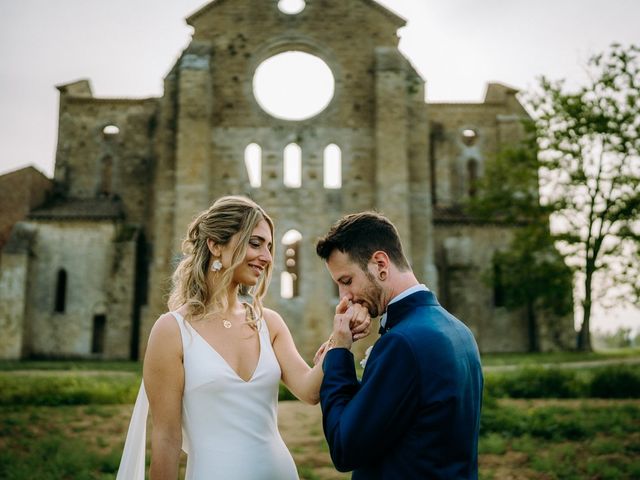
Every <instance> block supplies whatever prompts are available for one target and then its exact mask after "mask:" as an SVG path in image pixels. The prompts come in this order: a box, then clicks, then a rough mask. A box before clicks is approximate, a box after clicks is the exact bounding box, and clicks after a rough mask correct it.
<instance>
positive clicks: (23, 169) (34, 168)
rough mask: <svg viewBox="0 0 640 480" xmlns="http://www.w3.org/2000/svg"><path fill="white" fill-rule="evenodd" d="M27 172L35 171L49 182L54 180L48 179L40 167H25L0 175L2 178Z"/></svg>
mask: <svg viewBox="0 0 640 480" xmlns="http://www.w3.org/2000/svg"><path fill="white" fill-rule="evenodd" d="M26 170H33V171H35V172H36V173H39V174H40V175H42V176H43V177H45V178H46V179H48V180H53V179H52V178H51V177H48V176H47V175H45V174H44V173H43V172H42V171H41V170H40V169H39V168H38V167H36V166H35V165H25V166H24V167H15V168H14V169H13V170H9V171H7V172H4V173H0V178H3V177H6V176H7V175H13V174H15V173H19V172H22V171H26Z"/></svg>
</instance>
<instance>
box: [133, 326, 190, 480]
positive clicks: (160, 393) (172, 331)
mask: <svg viewBox="0 0 640 480" xmlns="http://www.w3.org/2000/svg"><path fill="white" fill-rule="evenodd" d="M143 378H144V387H145V390H146V392H147V396H148V397H149V410H150V413H151V423H152V425H153V428H152V433H151V469H150V471H149V478H150V480H176V479H177V478H178V464H179V460H180V450H181V448H182V392H183V389H184V368H183V364H182V340H181V336H180V328H179V327H178V324H177V323H176V320H175V318H174V316H173V315H171V314H170V313H166V314H164V315H162V316H161V317H160V318H159V319H158V320H157V321H156V323H155V325H154V326H153V328H152V329H151V334H150V335H149V343H148V344H147V351H146V354H145V357H144V366H143Z"/></svg>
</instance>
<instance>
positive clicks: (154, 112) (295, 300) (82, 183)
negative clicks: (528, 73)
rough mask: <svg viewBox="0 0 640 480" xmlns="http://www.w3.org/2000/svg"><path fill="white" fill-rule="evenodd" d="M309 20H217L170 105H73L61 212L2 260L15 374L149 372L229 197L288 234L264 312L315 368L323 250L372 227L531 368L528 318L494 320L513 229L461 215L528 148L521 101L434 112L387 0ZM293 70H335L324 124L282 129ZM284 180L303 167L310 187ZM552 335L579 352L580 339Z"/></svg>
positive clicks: (220, 10) (314, 3)
mask: <svg viewBox="0 0 640 480" xmlns="http://www.w3.org/2000/svg"><path fill="white" fill-rule="evenodd" d="M301 3H302V7H303V8H302V9H301V10H300V11H284V10H283V9H282V6H281V5H280V6H279V3H278V1H277V0H261V1H256V0H215V1H213V2H211V3H209V4H208V5H206V6H204V7H203V8H201V9H200V10H199V11H197V12H196V13H194V14H193V15H191V16H190V17H189V18H188V19H187V23H188V24H189V25H191V26H192V27H193V39H192V41H191V43H190V45H189V46H188V47H187V48H186V49H185V50H184V51H183V52H182V54H181V55H180V57H179V58H178V60H177V62H176V63H175V65H174V66H173V68H172V69H171V70H170V71H169V73H168V74H167V76H166V78H165V79H164V94H163V96H162V97H160V98H144V99H118V98H96V97H94V96H93V95H92V91H91V87H90V84H89V82H88V81H85V80H83V81H78V82H75V83H71V84H67V85H63V86H59V87H58V89H59V92H60V110H59V132H58V146H57V152H56V164H55V174H54V179H53V182H54V190H55V192H54V193H55V194H54V195H51V196H50V197H49V200H48V201H47V202H45V203H43V204H42V205H40V206H39V207H38V208H34V209H32V210H31V211H30V213H29V214H28V216H26V218H25V219H24V220H22V221H20V222H17V223H15V224H14V225H13V229H12V231H11V236H10V238H9V240H8V242H7V244H6V245H5V247H4V249H3V251H2V257H1V263H0V272H1V276H0V287H1V288H0V331H1V334H0V357H4V358H21V357H38V356H49V357H87V358H90V357H97V358H112V359H117V358H138V357H139V355H140V354H141V352H142V350H143V349H144V345H145V342H146V338H147V336H148V332H149V330H150V328H151V326H152V325H153V322H154V321H155V319H156V318H157V317H158V315H159V314H161V313H163V312H164V311H166V300H167V292H168V289H169V277H170V275H171V272H172V268H173V267H174V265H175V264H176V259H177V258H179V255H180V244H181V240H182V236H183V235H184V233H185V232H186V227H187V225H188V223H189V222H190V220H191V219H192V218H193V216H194V215H195V214H196V213H197V212H200V211H202V210H204V209H206V208H207V207H208V206H209V205H210V204H211V203H212V201H213V200H215V199H216V198H217V197H219V196H221V195H224V194H244V195H248V196H250V197H251V198H253V199H254V200H256V201H257V202H258V203H260V204H261V205H262V206H263V207H264V208H265V209H266V210H267V211H268V212H269V214H270V215H271V216H272V217H273V219H274V221H275V225H276V232H275V238H274V243H275V245H276V257H275V269H274V281H273V282H272V285H271V288H270V292H269V295H268V298H267V301H266V302H265V303H266V305H267V306H269V307H271V308H274V309H275V310H277V311H279V312H280V313H281V314H282V316H283V317H284V318H285V320H286V321H287V323H288V325H289V327H290V329H291V330H292V332H293V334H294V337H295V339H296V342H297V344H298V345H299V347H300V349H301V351H302V352H303V353H304V355H305V356H307V358H309V357H310V356H311V355H312V354H313V352H315V349H316V348H317V346H318V345H319V344H320V342H321V341H323V340H324V339H325V338H326V335H328V332H329V331H330V328H331V323H332V318H333V310H334V306H335V304H336V303H337V301H338V299H337V290H336V288H335V287H334V286H333V284H332V282H331V279H330V277H329V275H328V273H327V272H326V269H325V266H324V264H323V262H321V261H320V260H319V259H317V258H316V255H315V248H314V246H315V241H316V239H317V238H318V237H319V236H320V235H322V234H324V233H325V232H326V230H327V228H328V227H329V225H330V224H332V223H333V222H334V221H335V220H336V219H337V218H339V217H340V216H341V215H342V214H344V213H348V212H355V211H360V210H364V209H372V208H375V209H377V210H379V211H381V212H383V213H384V214H386V215H387V216H388V217H389V218H391V220H392V221H393V222H394V223H395V224H396V225H397V227H398V229H399V231H400V234H401V236H402V238H403V239H404V242H405V243H404V247H405V249H406V252H407V254H408V257H409V259H410V261H411V263H412V265H413V267H414V270H415V273H416V275H417V277H418V278H419V279H421V280H422V281H424V283H425V284H426V285H427V286H428V287H430V288H431V289H433V290H434V291H435V292H436V293H437V294H438V296H439V299H440V301H441V303H442V304H443V305H444V306H445V307H446V308H448V309H449V310H450V311H452V312H453V313H454V314H455V315H457V316H458V317H459V318H460V319H462V320H463V321H464V322H465V323H466V324H467V325H468V326H469V327H470V328H471V329H472V330H473V332H474V333H475V335H476V338H477V340H478V344H479V346H480V348H481V350H482V351H485V352H488V351H491V352H496V351H524V350H526V349H527V345H528V338H527V336H528V332H527V326H526V319H525V315H524V313H523V312H519V311H508V310H506V309H505V308H504V307H501V306H499V305H495V302H494V291H493V287H492V286H491V285H489V284H487V282H486V281H485V280H484V279H483V278H484V277H483V275H484V274H485V272H486V271H487V269H489V268H491V266H492V256H493V253H494V252H495V251H496V250H497V249H500V248H503V247H505V246H506V245H507V244H508V242H509V239H510V237H511V233H512V232H511V229H512V228H513V227H509V226H504V225H502V226H501V225H499V224H497V223H494V224H486V223H484V224H483V223H479V222H470V221H469V220H468V219H466V218H465V217H463V216H461V215H460V214H458V213H456V212H457V211H458V210H457V209H456V207H457V206H459V204H460V203H461V202H462V201H463V200H464V199H465V198H467V197H468V196H469V195H473V193H474V192H473V188H474V181H475V180H476V179H477V178H479V177H480V176H482V175H483V168H484V167H483V166H484V164H485V162H486V161H487V159H490V158H491V157H492V156H494V155H495V154H496V152H497V151H498V150H499V149H500V148H502V147H504V146H505V145H508V144H512V143H514V142H517V141H518V140H519V139H520V138H521V135H522V134H523V132H522V128H521V123H520V121H521V119H522V117H523V116H524V115H526V113H525V111H524V109H523V108H522V106H521V105H520V104H519V102H518V100H517V99H516V91H515V90H513V89H511V88H508V87H506V86H503V85H501V84H497V83H492V84H489V85H488V86H487V90H486V95H485V98H484V101H483V102H482V103H456V104H450V103H447V104H442V103H425V100H424V98H425V92H424V85H425V80H424V79H423V78H421V77H420V75H419V74H418V73H417V72H416V71H415V70H414V68H413V67H412V66H411V64H410V62H409V61H408V60H407V59H406V58H405V57H403V55H402V54H401V53H400V52H399V51H398V48H397V47H398V36H397V30H398V29H399V28H400V27H402V26H403V25H404V24H405V20H404V19H402V18H400V17H398V16H397V15H395V14H394V13H392V12H390V11H388V10H387V9H385V8H383V7H382V6H380V5H379V4H377V3H376V2H375V1H374V0H341V1H337V0H307V1H306V2H301ZM289 51H297V52H304V53H307V54H310V55H313V56H315V57H317V58H319V59H321V60H322V61H323V62H324V63H325V64H326V65H327V66H328V68H330V70H331V72H332V75H333V78H334V82H335V83H334V94H333V97H332V99H331V101H330V102H328V104H327V105H326V108H324V109H323V110H322V111H321V112H320V113H317V114H316V115H313V116H311V117H310V118H305V119H301V120H287V119H282V118H278V117H276V116H274V115H271V114H270V113H268V112H267V111H265V109H263V108H262V107H261V105H260V104H259V103H258V101H257V100H256V98H255V96H254V92H253V84H252V80H253V76H254V72H255V71H256V68H257V67H258V66H259V65H260V64H261V63H262V62H263V61H265V60H267V59H269V58H270V57H273V56H274V55H277V54H280V53H283V52H289ZM285 161H286V162H289V164H290V165H294V166H295V165H298V166H299V173H297V174H295V175H294V178H288V177H287V175H289V177H290V176H291V175H290V173H286V172H287V171H288V170H287V169H285V168H284V164H285ZM252 162H253V165H254V167H255V166H256V165H257V166H258V169H255V168H254V170H248V168H247V164H248V163H249V164H251V163H252ZM327 164H331V165H332V168H333V170H331V169H328V168H327ZM293 171H294V172H295V169H294V170H293ZM250 172H253V173H251V175H252V177H250ZM256 172H259V174H258V175H257V174H256ZM328 172H333V173H328ZM330 174H331V175H332V178H331V179H330V181H328V180H327V175H330ZM548 320H549V321H548V322H547V323H548V324H549V325H551V324H552V323H553V324H554V325H555V327H554V328H556V329H558V328H559V329H560V330H561V331H562V334H563V335H565V336H569V337H570V336H572V335H573V325H572V320H571V319H562V320H561V319H548ZM560 322H563V323H560ZM545 325H547V324H544V325H542V330H541V345H542V348H543V349H550V348H553V342H552V339H551V335H550V334H549V333H548V328H547V327H545ZM375 337H377V335H375V334H374V335H372V336H371V338H370V339H369V343H371V342H372V341H373V340H374V339H375ZM358 348H363V346H360V347H358Z"/></svg>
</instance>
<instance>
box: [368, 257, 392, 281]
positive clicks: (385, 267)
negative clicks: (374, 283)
mask: <svg viewBox="0 0 640 480" xmlns="http://www.w3.org/2000/svg"><path fill="white" fill-rule="evenodd" d="M370 263H373V264H374V265H375V269H376V273H377V277H378V278H379V279H380V280H386V279H387V277H388V276H389V268H390V266H391V260H389V255H387V254H386V252H383V251H382V250H377V251H375V252H373V255H371V260H370Z"/></svg>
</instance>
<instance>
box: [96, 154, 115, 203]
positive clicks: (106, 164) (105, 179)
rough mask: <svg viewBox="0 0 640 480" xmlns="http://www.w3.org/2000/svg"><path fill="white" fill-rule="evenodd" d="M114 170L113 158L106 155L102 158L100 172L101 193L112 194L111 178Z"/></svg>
mask: <svg viewBox="0 0 640 480" xmlns="http://www.w3.org/2000/svg"><path fill="white" fill-rule="evenodd" d="M112 170H113V159H112V158H111V157H109V156H106V157H104V158H103V159H102V165H101V172H100V189H99V192H98V193H99V194H100V195H111V179H112Z"/></svg>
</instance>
